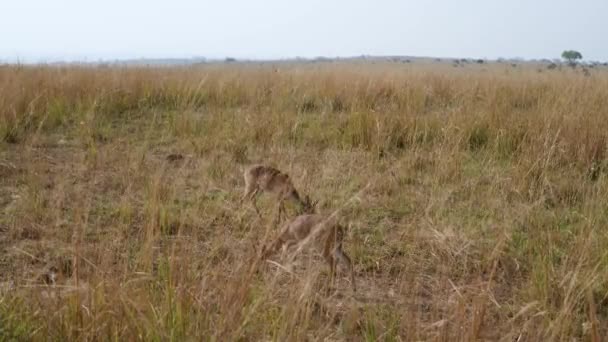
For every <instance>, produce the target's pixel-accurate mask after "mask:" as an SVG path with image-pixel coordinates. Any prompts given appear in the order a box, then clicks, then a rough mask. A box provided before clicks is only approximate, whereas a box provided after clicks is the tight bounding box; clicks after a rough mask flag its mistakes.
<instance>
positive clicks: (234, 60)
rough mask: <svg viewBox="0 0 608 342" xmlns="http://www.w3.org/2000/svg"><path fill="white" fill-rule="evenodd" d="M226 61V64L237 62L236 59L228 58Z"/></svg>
mask: <svg viewBox="0 0 608 342" xmlns="http://www.w3.org/2000/svg"><path fill="white" fill-rule="evenodd" d="M224 61H225V62H226V63H234V62H236V58H232V57H226V59H225V60H224Z"/></svg>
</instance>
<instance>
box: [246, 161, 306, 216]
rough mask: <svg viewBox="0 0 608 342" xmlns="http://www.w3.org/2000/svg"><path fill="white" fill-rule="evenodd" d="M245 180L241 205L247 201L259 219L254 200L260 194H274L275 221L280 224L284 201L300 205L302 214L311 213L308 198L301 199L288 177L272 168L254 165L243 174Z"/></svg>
mask: <svg viewBox="0 0 608 342" xmlns="http://www.w3.org/2000/svg"><path fill="white" fill-rule="evenodd" d="M243 177H244V178H245V193H244V194H243V198H242V199H241V203H242V202H243V201H244V200H246V199H248V200H250V201H251V203H252V204H253V208H254V209H255V212H256V213H257V214H258V216H259V217H260V218H261V217H262V215H260V210H259V209H258V207H257V205H256V203H255V202H256V198H257V195H259V194H260V192H270V193H275V194H276V195H277V198H278V213H277V221H276V222H280V220H281V214H283V213H285V203H284V202H285V200H287V199H289V200H292V201H294V202H296V203H298V204H299V205H300V210H301V212H303V213H309V212H312V211H313V209H314V205H313V204H312V203H311V202H310V198H309V197H308V196H306V197H305V198H304V199H302V198H301V196H300V194H298V191H296V188H295V187H294V186H293V183H292V182H291V180H290V179H289V175H287V174H285V173H283V172H281V171H279V170H277V169H275V168H273V167H270V166H264V165H254V166H252V167H250V168H248V169H247V170H245V172H244V173H243Z"/></svg>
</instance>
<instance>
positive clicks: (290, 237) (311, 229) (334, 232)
mask: <svg viewBox="0 0 608 342" xmlns="http://www.w3.org/2000/svg"><path fill="white" fill-rule="evenodd" d="M328 221H329V218H328V217H327V216H325V215H319V214H305V215H300V216H297V217H296V218H295V219H294V220H293V221H291V222H289V223H287V224H286V225H285V226H284V228H283V230H282V231H281V233H280V234H279V236H278V238H277V239H276V240H275V241H274V242H273V243H272V244H270V246H269V247H268V246H264V247H263V248H262V254H261V257H262V260H266V259H268V257H270V256H271V255H273V254H274V253H276V252H277V251H278V250H279V249H283V251H285V250H286V249H289V248H290V247H293V246H295V245H300V246H303V244H305V243H306V242H308V239H311V240H312V241H311V243H312V244H313V245H314V246H315V247H316V248H317V250H319V249H320V251H321V253H322V255H323V258H324V259H325V261H326V262H327V263H328V264H329V270H330V274H329V276H330V278H329V279H330V284H331V283H333V281H334V276H335V272H336V259H337V260H338V261H340V262H341V263H342V264H344V266H346V268H348V270H349V273H350V281H351V284H352V288H353V292H356V291H357V287H356V285H355V272H354V270H353V264H352V262H351V260H350V258H349V257H348V255H346V253H345V252H344V249H343V248H342V243H343V241H344V234H345V229H344V227H343V226H342V225H340V224H338V223H331V222H328Z"/></svg>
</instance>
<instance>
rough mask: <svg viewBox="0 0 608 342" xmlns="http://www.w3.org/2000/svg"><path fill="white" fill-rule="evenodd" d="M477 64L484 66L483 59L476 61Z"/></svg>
mask: <svg viewBox="0 0 608 342" xmlns="http://www.w3.org/2000/svg"><path fill="white" fill-rule="evenodd" d="M475 62H476V63H477V64H483V62H484V61H483V59H478V60H476V61H475Z"/></svg>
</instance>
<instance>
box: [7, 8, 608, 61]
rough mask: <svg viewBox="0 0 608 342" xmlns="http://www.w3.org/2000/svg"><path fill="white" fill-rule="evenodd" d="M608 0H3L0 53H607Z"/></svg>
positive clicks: (93, 56) (33, 56)
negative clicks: (574, 51)
mask: <svg viewBox="0 0 608 342" xmlns="http://www.w3.org/2000/svg"><path fill="white" fill-rule="evenodd" d="M607 43H608V0H576V1H575V0H569V1H566V0H510V1H506V0H503V1H498V0H449V1H448V0H416V1H397V0H393V1H391V0H369V1H359V0H308V1H304V0H293V1H289V0H266V1H253V0H249V1H246V0H222V1H220V0H218V1H202V0H199V1H196V0H172V1H156V0H104V1H101V0H54V1H50V0H0V59H2V60H16V59H20V60H22V61H44V60H57V59H67V60H73V59H87V60H97V59H114V58H139V57H149V58H161V57H193V56H207V57H213V58H223V57H226V56H231V57H237V58H285V57H295V56H303V57H314V56H354V55H361V54H368V55H412V56H437V57H479V58H497V57H524V58H556V57H559V56H560V54H561V52H562V51H563V50H564V49H575V50H578V51H580V52H581V53H582V54H583V56H584V57H585V59H588V60H602V61H607V60H608V44H607Z"/></svg>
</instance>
